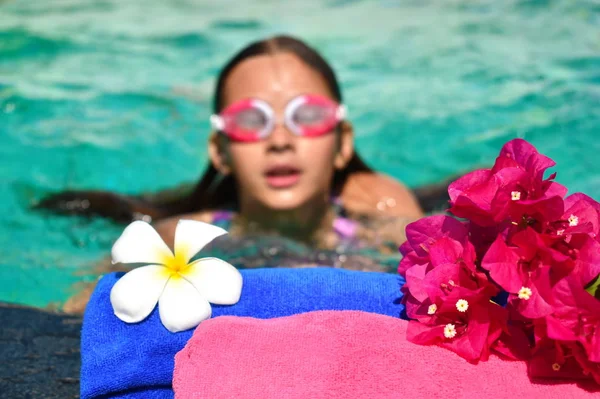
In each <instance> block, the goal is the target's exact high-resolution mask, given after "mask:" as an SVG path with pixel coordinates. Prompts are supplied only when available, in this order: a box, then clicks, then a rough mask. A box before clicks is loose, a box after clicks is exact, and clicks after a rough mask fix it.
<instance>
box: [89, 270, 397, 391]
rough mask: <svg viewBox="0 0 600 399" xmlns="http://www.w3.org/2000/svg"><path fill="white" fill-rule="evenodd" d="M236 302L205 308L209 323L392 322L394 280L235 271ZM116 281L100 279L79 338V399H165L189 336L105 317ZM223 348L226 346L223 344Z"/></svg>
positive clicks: (154, 316) (342, 273)
mask: <svg viewBox="0 0 600 399" xmlns="http://www.w3.org/2000/svg"><path fill="white" fill-rule="evenodd" d="M241 273H242V275H243V278H244V285H243V288H242V295H241V298H240V301H239V302H238V303H237V304H235V305H231V306H218V305H212V316H213V317H218V316H226V315H230V316H244V317H256V318H261V319H270V318H274V317H281V316H290V315H294V314H299V313H304V312H310V311H313V310H362V311H366V312H372V313H379V314H384V315H388V316H393V317H400V313H401V312H402V310H403V305H401V304H400V300H399V299H400V297H401V293H400V287H401V285H402V284H403V283H404V280H402V279H401V277H399V276H398V275H394V274H385V273H377V272H360V271H350V270H343V269H333V268H329V267H319V268H306V269H286V268H269V269H250V270H241ZM122 275H123V273H112V274H108V275H106V276H105V277H103V278H102V279H101V280H100V281H99V282H98V286H97V287H96V290H95V291H94V293H93V294H92V297H91V299H90V302H89V304H88V306H87V309H86V312H85V315H84V318H83V330H82V333H81V397H82V398H83V399H87V398H100V397H102V398H123V399H125V398H127V399H133V398H151V399H159V398H160V399H162V398H173V391H172V389H171V381H172V378H173V368H174V360H175V359H174V357H175V354H176V353H177V352H179V351H180V350H181V349H183V347H184V346H185V344H186V343H187V341H188V340H189V339H190V337H191V336H192V333H193V331H194V330H193V329H191V330H188V331H183V332H180V333H176V334H173V333H170V332H169V331H168V330H167V329H166V328H165V327H164V326H163V325H162V324H161V321H160V318H159V315H158V309H157V308H156V309H154V311H153V312H152V313H151V314H150V316H149V317H148V318H147V319H145V320H144V321H142V322H140V323H137V324H126V323H124V322H122V321H121V320H119V319H118V318H117V317H116V316H115V315H114V313H113V309H112V306H111V303H110V299H109V298H110V290H111V288H112V287H113V285H114V284H115V283H116V282H117V280H118V279H119V278H120V277H121V276H122ZM224 345H226V343H225V344H224Z"/></svg>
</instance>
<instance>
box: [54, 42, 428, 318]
mask: <svg viewBox="0 0 600 399" xmlns="http://www.w3.org/2000/svg"><path fill="white" fill-rule="evenodd" d="M211 123H212V127H213V133H212V135H211V136H210V140H209V144H208V150H209V151H208V152H209V156H210V164H209V166H208V168H207V170H206V172H205V174H204V176H203V177H202V179H201V180H200V182H199V183H198V185H197V186H196V187H195V189H194V190H193V191H192V192H191V194H190V195H188V196H187V197H186V198H183V199H181V198H180V199H176V200H171V201H168V202H162V203H161V202H156V201H154V202H153V201H149V200H144V199H140V198H129V197H122V196H118V195H114V194H111V193H103V192H77V193H64V194H59V195H57V196H54V197H52V198H50V199H48V200H46V201H44V202H43V203H42V206H43V207H54V208H56V207H57V206H58V207H59V208H61V207H62V208H66V209H67V210H69V211H71V212H72V211H73V210H75V211H77V210H78V208H79V210H82V208H83V210H85V211H86V212H87V213H100V214H103V215H105V216H109V217H112V218H114V219H116V220H121V221H131V220H132V219H136V218H137V219H139V218H141V219H144V220H149V219H152V220H153V221H154V222H155V227H156V229H157V231H158V232H159V233H160V235H161V236H162V237H163V239H164V240H165V242H166V243H167V244H169V245H171V246H172V245H173V238H174V232H175V227H176V224H177V221H178V220H179V219H194V220H201V221H204V222H208V223H213V224H217V225H220V226H221V227H224V228H225V229H226V230H228V231H229V232H230V234H229V235H228V236H225V237H224V239H223V240H220V239H218V240H215V242H214V243H213V244H214V246H215V248H216V249H215V250H216V251H219V250H220V251H221V252H220V253H219V252H217V253H215V256H218V257H220V258H225V259H227V260H228V261H229V262H231V263H233V264H234V265H237V266H239V267H246V268H247V267H268V266H287V267H306V266H314V265H319V264H320V265H331V266H335V267H343V268H348V269H358V270H377V271H395V268H396V267H397V264H398V259H399V258H398V255H397V254H398V252H397V246H398V245H399V244H401V243H402V242H403V241H404V240H405V237H404V227H405V226H406V224H408V223H409V222H411V221H413V220H415V219H418V218H419V217H421V216H422V210H421V207H420V206H419V204H418V202H417V200H416V199H415V196H414V195H413V193H412V192H411V191H409V190H408V189H407V188H406V187H405V186H404V185H402V184H401V183H399V182H397V181H395V180H393V179H391V178H389V177H387V176H384V175H382V174H379V173H376V172H374V171H372V170H371V169H370V168H368V167H367V166H366V165H365V163H364V162H363V161H362V160H361V159H360V157H359V156H358V155H357V154H356V152H355V151H354V134H353V129H352V125H351V124H350V123H349V122H348V121H347V120H346V113H345V107H344V105H343V102H342V95H341V92H340V88H339V85H338V83H337V80H336V78H335V74H334V72H333V70H332V69H331V67H330V66H329V65H328V64H327V62H326V61H325V60H324V59H323V58H322V57H321V56H320V55H319V54H318V53H317V52H316V51H315V50H313V49H312V48H310V47H308V46H307V45H306V44H304V43H303V42H301V41H299V40H297V39H294V38H291V37H286V36H278V37H274V38H271V39H267V40H263V41H259V42H256V43H253V44H250V45H249V46H248V47H246V48H244V49H243V50H242V51H241V52H239V53H238V54H237V55H236V56H235V57H233V59H232V60H231V61H230V62H229V63H228V64H227V65H226V66H225V67H224V68H223V70H222V71H221V74H220V76H219V78H218V81H217V86H216V94H215V99H214V115H213V116H212V117H211ZM430 197H431V196H430ZM248 237H284V238H285V239H291V240H293V242H294V243H301V244H305V246H304V248H305V249H304V250H300V251H297V252H294V251H293V250H292V251H290V250H289V248H290V247H293V246H289V245H286V244H284V245H281V242H280V241H277V240H275V241H273V240H271V241H267V242H265V241H264V240H262V241H260V240H259V241H256V240H255V241H252V242H251V243H250V245H247V242H245V241H244V240H246V239H247V238H248ZM213 244H211V245H213ZM248 247H252V248H253V250H254V252H248V251H245V252H243V251H242V252H243V253H239V249H240V248H248ZM365 247H366V248H371V249H375V251H372V250H371V252H370V253H369V254H368V255H365V254H364V253H361V252H360V248H365ZM294 248H297V246H295V247H294ZM357 248H358V250H357ZM234 252H237V253H238V254H237V255H236V256H238V258H235V256H234V257H233V258H232V256H231V255H230V254H232V253H234ZM382 253H387V256H388V257H389V254H393V255H394V257H393V258H392V259H391V261H389V262H387V264H385V262H382V261H381V259H378V258H377V256H378V255H377V254H382ZM204 255H206V252H205V253H204ZM114 267H117V268H120V267H122V266H121V265H116V266H114ZM114 267H113V266H108V264H104V263H103V264H102V266H101V268H100V270H99V272H101V273H102V272H106V271H109V270H115V269H114ZM92 289H93V287H92V286H88V287H86V288H85V289H84V290H83V292H81V293H80V294H78V295H76V296H75V297H74V298H72V299H71V300H70V301H69V302H67V304H66V305H65V310H66V311H70V312H81V311H83V309H84V306H85V303H86V302H87V299H88V298H89V294H90V293H91V291H92Z"/></svg>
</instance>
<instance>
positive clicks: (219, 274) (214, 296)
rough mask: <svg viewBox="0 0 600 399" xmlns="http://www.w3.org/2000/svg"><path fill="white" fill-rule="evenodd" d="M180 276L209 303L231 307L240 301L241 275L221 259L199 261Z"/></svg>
mask: <svg viewBox="0 0 600 399" xmlns="http://www.w3.org/2000/svg"><path fill="white" fill-rule="evenodd" d="M181 275H182V276H183V277H184V278H185V279H186V280H188V281H189V282H190V283H192V284H193V285H194V287H196V289H197V290H198V292H200V295H202V297H203V298H205V299H207V300H208V302H210V303H214V304H217V305H233V304H234V303H236V302H237V301H239V299H240V295H241V293H242V275H241V273H240V272H239V271H238V270H237V269H236V268H235V267H234V266H232V265H230V264H229V263H227V262H225V261H223V260H221V259H217V258H203V259H199V260H197V261H195V262H193V263H192V264H190V266H189V267H188V268H187V269H185V270H183V271H182V272H181Z"/></svg>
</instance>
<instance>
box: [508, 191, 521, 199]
mask: <svg viewBox="0 0 600 399" xmlns="http://www.w3.org/2000/svg"><path fill="white" fill-rule="evenodd" d="M510 197H511V199H512V200H513V201H518V200H520V199H521V192H520V191H513V192H511V193H510Z"/></svg>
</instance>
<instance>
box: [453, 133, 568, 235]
mask: <svg viewBox="0 0 600 399" xmlns="http://www.w3.org/2000/svg"><path fill="white" fill-rule="evenodd" d="M551 166H554V161H552V160H551V159H550V158H548V157H546V156H544V155H541V154H539V153H538V152H537V150H536V149H535V147H533V146H532V145H531V144H529V143H527V142H526V141H524V140H521V139H515V140H512V141H510V142H508V143H507V144H506V145H505V146H504V147H503V148H502V150H501V151H500V155H499V156H498V158H497V159H496V163H495V165H494V167H493V168H492V169H489V170H479V171H474V172H471V173H469V174H467V175H465V176H464V177H462V178H460V179H458V180H457V181H455V182H454V183H452V184H451V185H450V187H449V188H448V193H449V195H450V202H451V204H452V206H451V208H450V212H452V213H453V214H455V215H456V216H459V217H462V218H467V219H469V220H470V221H472V222H473V223H476V224H479V225H481V226H491V225H494V224H497V223H500V222H502V221H503V220H504V219H506V218H510V219H511V220H512V221H513V222H517V223H520V222H521V220H522V219H523V218H524V217H525V216H528V217H529V218H533V219H536V220H544V219H555V218H556V217H558V216H560V215H562V212H563V204H562V197H564V195H566V192H567V190H566V188H565V187H563V186H561V185H560V184H558V183H555V182H553V181H552V179H553V178H554V175H552V176H550V177H549V178H548V179H546V180H543V175H544V172H545V170H546V169H547V168H549V167H551Z"/></svg>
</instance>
